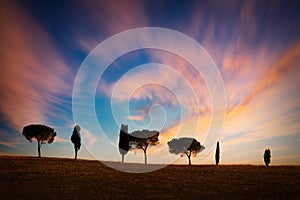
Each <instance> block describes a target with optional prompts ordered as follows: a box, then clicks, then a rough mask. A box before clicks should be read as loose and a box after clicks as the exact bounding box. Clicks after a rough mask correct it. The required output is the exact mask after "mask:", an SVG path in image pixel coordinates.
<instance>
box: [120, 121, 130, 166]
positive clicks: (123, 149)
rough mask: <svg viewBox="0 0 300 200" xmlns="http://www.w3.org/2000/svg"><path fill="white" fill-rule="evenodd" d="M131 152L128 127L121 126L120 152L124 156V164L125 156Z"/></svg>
mask: <svg viewBox="0 0 300 200" xmlns="http://www.w3.org/2000/svg"><path fill="white" fill-rule="evenodd" d="M128 151H129V138H128V125H124V124H121V130H120V135H119V152H120V154H121V155H122V163H123V162H124V156H125V155H126V154H127V153H128Z"/></svg>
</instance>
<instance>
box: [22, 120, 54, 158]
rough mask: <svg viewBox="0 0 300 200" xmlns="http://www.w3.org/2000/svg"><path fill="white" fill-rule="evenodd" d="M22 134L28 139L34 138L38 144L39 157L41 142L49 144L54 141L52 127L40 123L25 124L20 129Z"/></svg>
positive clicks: (39, 154) (30, 140)
mask: <svg viewBox="0 0 300 200" xmlns="http://www.w3.org/2000/svg"><path fill="white" fill-rule="evenodd" d="M22 135H24V137H25V138H26V139H27V140H28V141H29V142H32V140H34V139H36V141H37V144H38V156H39V157H41V147H42V145H43V144H45V143H48V144H51V143H52V142H53V141H54V137H55V136H56V132H54V129H53V128H50V127H48V126H45V125H41V124H31V125H28V126H25V127H24V128H23V131H22Z"/></svg>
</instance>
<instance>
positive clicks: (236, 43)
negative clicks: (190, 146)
mask: <svg viewBox="0 0 300 200" xmlns="http://www.w3.org/2000/svg"><path fill="white" fill-rule="evenodd" d="M0 27H1V28H0V42H1V43H0V44H1V45H0V68H1V72H0V86H1V88H0V155H7V154H9V155H28V156H35V155H36V154H37V145H36V142H35V141H33V142H32V143H29V142H28V141H27V140H26V139H25V138H24V136H23V135H22V134H21V132H22V129H23V127H24V126H26V125H28V124H45V125H48V126H50V127H53V128H54V129H55V131H56V132H57V134H58V136H57V137H56V139H55V141H54V142H53V143H52V144H45V145H43V147H42V155H43V156H54V157H67V158H72V157H73V154H74V152H73V151H74V150H73V145H72V143H71V142H70V136H71V133H72V131H73V127H74V125H75V124H76V123H78V122H77V121H76V118H77V117H78V115H79V117H78V118H85V119H87V121H90V122H91V123H90V124H89V123H86V124H79V125H80V126H81V128H82V130H81V135H82V139H83V148H82V149H81V150H80V151H79V155H78V156H79V158H86V159H101V160H112V161H119V160H120V154H119V151H118V148H117V145H118V137H119V136H118V135H119V128H120V123H125V124H128V125H129V131H130V132H132V131H134V130H139V129H143V128H146V129H151V130H152V129H156V130H159V131H160V144H159V145H157V146H155V147H150V149H149V163H164V162H167V161H166V160H168V159H169V158H177V157H178V156H175V155H171V154H170V153H168V151H167V149H166V148H167V142H168V141H170V140H171V139H172V138H174V137H183V136H186V137H195V138H196V139H197V140H198V141H200V142H201V144H203V145H204V146H205V147H206V149H205V150H204V151H203V152H201V153H200V154H199V156H197V157H193V158H192V162H193V163H195V164H211V163H214V149H215V146H212V144H211V142H212V140H213V143H214V144H215V143H216V142H217V140H219V141H220V147H221V163H223V164H263V158H262V156H263V152H264V149H265V148H270V149H271V153H272V158H271V164H276V165H281V164H298V165H299V164H300V145H299V144H300V92H299V91H300V6H299V4H298V5H297V1H264V0H263V1H260V0H259V1H226V2H225V1H171V0H170V1H159V0H154V1H150V0H149V1H125V0H123V1H109V0H108V1H83V0H82V1H79V0H78V1H34V0H33V1H30V0H28V1H6V0H4V1H1V6H0ZM141 27H161V28H167V29H171V30H174V31H178V32H181V33H183V34H185V35H187V36H189V37H190V38H192V39H194V40H195V41H197V42H198V43H199V44H200V45H202V47H203V48H204V49H205V51H206V53H207V56H209V57H210V58H211V59H212V60H213V62H214V64H215V66H216V67H217V69H218V71H219V73H220V74H219V75H220V77H221V78H222V82H223V84H224V85H223V86H224V89H225V95H223V96H224V98H225V100H226V102H225V103H226V104H225V105H224V106H223V107H224V109H225V111H226V116H225V120H224V124H223V128H222V129H221V130H220V131H217V132H216V133H212V134H211V133H209V132H208V129H209V127H210V126H211V125H212V124H213V123H212V119H213V118H214V117H215V118H218V115H222V113H213V112H214V109H213V102H214V98H216V97H218V94H219V93H218V91H217V90H214V91H210V90H209V86H208V85H209V84H210V83H209V81H208V80H207V79H208V77H205V75H203V74H205V73H207V71H209V70H210V67H214V66H211V65H207V68H206V69H203V71H201V72H200V73H199V72H198V71H197V70H195V68H194V67H193V66H192V64H191V63H190V62H188V61H187V60H186V59H185V58H183V57H181V56H179V55H175V54H174V53H172V52H168V51H164V50H160V49H151V48H144V49H139V50H133V51H130V52H128V53H126V54H123V55H119V56H118V57H117V58H116V59H115V60H113V61H112V62H111V63H110V64H109V66H108V67H107V68H106V70H105V71H104V73H103V75H102V76H101V77H97V81H96V82H95V80H91V81H90V82H89V79H88V78H86V79H85V81H82V80H81V79H80V78H78V76H79V74H78V73H79V72H80V69H81V67H82V63H83V62H84V60H85V58H86V57H87V56H88V55H89V53H90V52H91V51H92V50H93V49H94V48H96V47H97V45H99V44H101V42H104V41H105V40H106V39H108V38H110V37H111V36H113V35H115V34H118V33H120V32H123V31H127V30H131V29H135V28H141ZM152 36H153V35H151V33H149V34H148V35H145V36H137V37H136V41H135V42H136V43H141V41H140V40H146V41H150V40H152V41H155V39H157V41H160V44H161V45H164V44H163V43H164V41H166V45H170V46H172V47H174V48H183V47H182V46H180V41H178V44H177V43H176V41H174V40H173V42H172V43H171V44H167V43H168V42H169V43H170V41H171V40H169V38H170V36H169V35H167V34H166V35H161V36H158V37H157V38H154V37H152ZM151 37H152V38H151ZM161 38H163V39H161ZM129 43H130V41H126V40H123V41H122V42H121V43H118V44H117V45H114V46H111V47H110V48H109V49H107V52H105V53H106V54H107V55H109V56H111V54H113V53H114V52H116V51H117V50H118V49H123V48H126V47H127V46H128V45H129ZM181 45H182V44H181ZM178 46H179V47H178ZM184 48H186V49H187V50H186V51H185V52H186V53H187V54H188V55H192V56H194V57H197V56H198V54H197V53H198V52H193V51H191V49H189V47H184ZM95 51H96V50H95ZM95 51H94V52H95ZM103 51H105V50H103ZM97 59H99V60H104V59H105V58H103V57H99V58H97ZM88 67H89V70H86V71H85V72H84V74H82V73H81V74H80V76H81V78H82V77H92V76H95V75H96V76H97V73H96V72H97V71H98V69H99V68H101V66H98V65H97V62H95V63H92V64H90V65H89V66H88ZM77 78H78V79H77ZM215 78H216V77H210V78H209V79H212V80H215ZM79 79H80V80H79ZM83 82H84V83H83ZM145 82H146V83H147V84H144V83H145ZM75 83H76V84H79V86H80V87H81V88H83V87H84V90H86V91H88V90H92V89H91V88H93V87H95V88H96V89H95V90H94V93H95V97H94V98H93V104H94V105H93V108H94V110H95V112H94V113H90V115H89V113H88V115H86V113H85V112H84V108H88V107H89V106H91V105H92V104H90V103H89V102H84V101H82V102H80V103H79V104H78V102H77V104H76V101H75V104H73V105H72V102H73V103H74V97H73V95H74V94H76V92H77V90H76V89H74V86H75ZM80 84H81V85H80ZM92 85H95V86H92ZM89 86H90V87H89ZM215 93H218V94H217V96H216V95H215ZM80 95H83V96H82V98H83V99H84V97H85V96H84V93H82V94H80ZM219 95H220V96H222V95H221V94H219ZM218 98H219V97H218ZM218 100H220V101H221V98H220V99H218ZM220 106H222V104H221V103H220ZM78 107H80V108H81V109H83V113H82V116H80V115H81V113H78V112H77V113H76V115H77V117H76V116H75V114H74V109H75V110H76V109H77V108H78ZM127 108H129V109H127ZM87 110H88V109H87ZM73 114H74V115H73ZM89 117H94V118H96V119H97V121H98V123H99V124H94V123H92V121H93V120H92V119H91V120H89ZM219 118H220V119H221V118H222V116H220V117H219ZM99 127H101V131H99ZM213 130H214V129H213ZM152 155H153V156H152ZM125 159H126V161H128V162H143V159H144V157H143V155H142V154H141V152H139V151H136V152H134V151H132V152H130V153H128V154H127V155H126V158H125ZM177 163H187V160H186V158H185V157H182V158H179V160H177Z"/></svg>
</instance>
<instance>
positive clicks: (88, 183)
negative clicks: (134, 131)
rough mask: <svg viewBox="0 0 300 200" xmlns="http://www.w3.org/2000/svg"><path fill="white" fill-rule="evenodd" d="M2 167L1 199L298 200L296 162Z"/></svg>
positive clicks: (14, 162) (27, 163) (26, 160)
mask: <svg viewBox="0 0 300 200" xmlns="http://www.w3.org/2000/svg"><path fill="white" fill-rule="evenodd" d="M129 165H130V164H129ZM0 166H1V173H0V199H297V198H298V199H299V198H300V166H271V167H264V166H251V165H220V166H213V165H200V166H178V165H177V166H175V165H172V166H168V167H165V168H163V169H161V170H158V171H154V172H149V173H141V174H136V173H125V172H120V171H117V170H114V169H111V168H109V167H107V166H105V165H103V164H102V163H101V162H98V161H87V160H72V159H61V158H33V157H4V156H3V157H0ZM139 166H142V165H135V167H139Z"/></svg>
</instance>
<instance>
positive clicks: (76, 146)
mask: <svg viewBox="0 0 300 200" xmlns="http://www.w3.org/2000/svg"><path fill="white" fill-rule="evenodd" d="M80 130H81V129H80V126H78V125H76V126H75V127H74V129H73V133H72V136H71V141H72V143H73V144H74V150H75V159H77V152H78V150H79V149H80V146H81V138H80V133H79V131H80Z"/></svg>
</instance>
